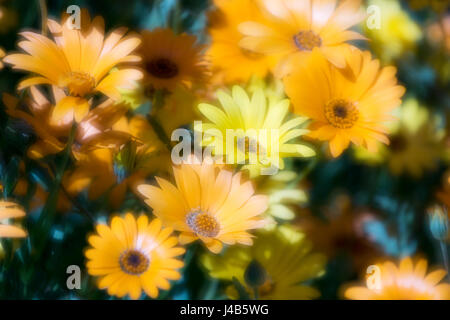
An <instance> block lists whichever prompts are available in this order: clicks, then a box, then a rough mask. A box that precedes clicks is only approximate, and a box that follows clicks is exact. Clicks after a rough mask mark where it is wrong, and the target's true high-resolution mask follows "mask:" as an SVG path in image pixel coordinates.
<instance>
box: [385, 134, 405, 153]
mask: <svg viewBox="0 0 450 320" xmlns="http://www.w3.org/2000/svg"><path fill="white" fill-rule="evenodd" d="M390 140H391V141H390V143H389V147H390V149H391V150H392V151H394V152H402V151H404V150H406V149H407V147H408V139H407V138H405V137H404V136H403V135H401V134H397V135H394V136H392V137H391V138H390Z"/></svg>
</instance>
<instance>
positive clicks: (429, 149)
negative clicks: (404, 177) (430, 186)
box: [355, 99, 445, 177]
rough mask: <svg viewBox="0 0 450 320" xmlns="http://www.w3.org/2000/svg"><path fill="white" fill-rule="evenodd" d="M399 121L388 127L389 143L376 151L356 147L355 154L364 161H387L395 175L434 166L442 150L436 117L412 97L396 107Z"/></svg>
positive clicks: (441, 154) (441, 133)
mask: <svg viewBox="0 0 450 320" xmlns="http://www.w3.org/2000/svg"><path fill="white" fill-rule="evenodd" d="M399 112H400V115H399V121H397V122H395V123H393V124H392V125H391V126H390V129H389V132H390V140H391V141H390V145H389V146H388V147H386V146H384V145H382V144H379V152H378V153H377V154H369V153H368V152H366V151H365V150H362V149H361V148H358V149H357V151H356V153H355V154H356V157H357V158H358V159H361V160H363V161H367V162H368V163H374V164H377V163H383V162H387V163H388V166H389V169H390V170H391V172H392V173H394V174H395V175H400V174H402V173H405V172H406V173H408V174H410V175H412V176H413V177H420V176H422V174H423V173H424V171H426V170H433V169H435V168H436V167H437V164H438V161H439V159H440V158H441V157H442V156H443V152H444V149H445V148H444V141H443V138H444V130H441V129H439V128H438V123H437V122H438V119H437V118H433V117H432V116H431V115H430V112H429V111H428V109H427V108H426V107H424V106H421V105H420V104H419V102H418V101H417V100H415V99H408V100H406V101H405V102H404V103H403V105H402V107H401V108H400V109H399Z"/></svg>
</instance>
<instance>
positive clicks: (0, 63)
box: [0, 48, 5, 70]
mask: <svg viewBox="0 0 450 320" xmlns="http://www.w3.org/2000/svg"><path fill="white" fill-rule="evenodd" d="M4 56H5V51H4V50H3V49H2V48H0V70H2V69H3V66H4V65H3V57H4Z"/></svg>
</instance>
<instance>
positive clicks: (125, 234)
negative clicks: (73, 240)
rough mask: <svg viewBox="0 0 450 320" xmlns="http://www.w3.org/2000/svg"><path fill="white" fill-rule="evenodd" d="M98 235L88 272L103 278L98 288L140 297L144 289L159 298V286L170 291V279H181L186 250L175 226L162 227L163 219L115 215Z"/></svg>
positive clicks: (94, 238)
mask: <svg viewBox="0 0 450 320" xmlns="http://www.w3.org/2000/svg"><path fill="white" fill-rule="evenodd" d="M96 232H97V234H95V235H92V236H90V237H89V239H88V242H89V244H90V245H91V248H89V249H88V250H86V252H85V256H86V258H87V259H88V261H87V263H86V267H87V269H88V273H89V274H90V275H92V276H95V277H100V279H99V281H98V287H99V288H100V289H107V291H108V294H109V295H114V296H117V297H120V298H121V297H124V296H125V295H127V294H128V295H129V296H130V297H131V298H132V299H138V298H139V297H140V296H141V293H142V290H143V291H144V292H145V293H146V294H147V295H148V296H150V297H152V298H157V297H158V294H159V289H162V290H169V289H170V283H169V281H168V280H178V279H179V278H180V273H179V272H178V269H180V268H181V267H183V262H182V261H181V260H179V259H178V257H179V256H181V255H182V254H183V253H184V252H185V250H184V248H181V247H177V246H176V245H177V244H178V240H177V238H176V237H174V236H171V234H172V229H171V228H162V225H161V221H160V220H158V219H154V220H152V221H150V222H149V220H148V218H147V216H145V215H141V216H139V218H137V219H136V218H135V217H134V216H133V214H131V213H127V214H126V215H125V217H124V218H121V217H114V218H113V219H112V221H111V226H107V225H102V224H99V225H97V227H96Z"/></svg>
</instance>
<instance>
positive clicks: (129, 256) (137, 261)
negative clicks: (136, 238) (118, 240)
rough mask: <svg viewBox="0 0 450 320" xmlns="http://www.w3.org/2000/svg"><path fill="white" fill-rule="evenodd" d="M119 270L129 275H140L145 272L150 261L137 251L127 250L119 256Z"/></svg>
mask: <svg viewBox="0 0 450 320" xmlns="http://www.w3.org/2000/svg"><path fill="white" fill-rule="evenodd" d="M119 264H120V268H121V269H122V270H123V272H125V273H128V274H131V275H140V274H142V273H144V272H145V271H147V269H148V266H149V265H150V259H149V258H148V257H147V256H146V255H144V254H143V253H142V252H140V251H138V250H127V251H125V252H124V253H122V254H121V255H120V259H119Z"/></svg>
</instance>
